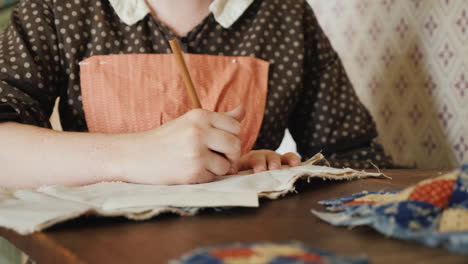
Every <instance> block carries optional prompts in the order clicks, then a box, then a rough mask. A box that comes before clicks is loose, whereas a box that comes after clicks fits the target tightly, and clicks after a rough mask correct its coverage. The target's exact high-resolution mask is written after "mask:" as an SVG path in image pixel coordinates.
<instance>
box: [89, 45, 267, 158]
mask: <svg viewBox="0 0 468 264" xmlns="http://www.w3.org/2000/svg"><path fill="white" fill-rule="evenodd" d="M184 58H185V60H186V62H187V66H188V68H189V71H190V74H191V77H192V79H193V83H194V85H195V89H196V90H197V93H198V96H199V98H200V101H201V104H202V106H203V108H204V109H206V110H211V111H215V112H228V111H230V110H232V109H234V108H235V107H237V106H238V105H240V104H243V105H244V107H245V110H246V116H245V118H244V120H243V121H242V123H241V124H242V129H241V134H240V139H241V142H242V152H243V153H247V152H249V151H250V150H251V148H252V146H253V144H254V143H255V141H256V139H257V136H258V133H259V130H260V126H261V123H262V120H263V115H264V111H265V102H266V96H267V86H268V68H269V64H268V62H265V61H263V60H260V59H256V58H252V57H225V56H211V55H197V54H184ZM80 67H81V68H80V69H81V73H80V77H81V91H82V98H83V106H84V112H85V117H86V123H87V126H88V129H89V132H92V133H132V132H141V131H147V130H150V129H154V128H157V127H159V126H161V125H163V124H164V123H166V122H169V121H171V120H173V119H175V118H178V117H179V116H181V115H183V114H184V113H186V112H187V111H189V110H190V109H191V103H190V98H189V97H188V95H187V92H186V88H185V86H184V83H183V82H182V79H181V77H180V76H179V69H178V67H177V64H176V61H175V58H174V57H173V55H172V54H128V55H106V56H95V57H91V58H89V59H86V60H84V61H83V62H81V63H80Z"/></svg>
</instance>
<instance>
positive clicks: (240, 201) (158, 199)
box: [0, 156, 383, 234]
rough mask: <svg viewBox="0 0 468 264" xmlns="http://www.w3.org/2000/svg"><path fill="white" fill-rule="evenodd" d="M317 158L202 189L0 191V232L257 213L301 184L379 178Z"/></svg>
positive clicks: (109, 186)
mask: <svg viewBox="0 0 468 264" xmlns="http://www.w3.org/2000/svg"><path fill="white" fill-rule="evenodd" d="M321 157H323V156H321ZM321 157H320V156H319V157H318V158H317V157H316V156H314V157H313V158H312V159H311V160H310V162H308V163H306V164H304V165H303V166H299V167H294V168H288V167H284V168H283V169H282V170H275V171H265V172H262V173H255V174H252V172H249V171H247V172H243V173H240V174H239V175H229V176H224V177H219V178H218V180H217V181H214V182H211V183H205V184H194V185H174V186H158V185H143V184H130V183H123V182H102V183H97V184H93V185H88V186H82V187H64V186H43V187H40V188H38V189H36V190H18V189H6V188H4V189H1V188H0V227H6V228H10V229H13V230H15V231H16V232H18V233H20V234H29V233H32V232H35V231H40V230H42V229H44V228H47V227H49V226H52V225H54V224H57V223H60V222H63V221H66V220H69V219H73V218H76V217H79V216H81V215H83V214H86V213H93V214H96V215H100V216H125V217H127V218H130V219H134V220H145V219H149V218H151V217H154V216H157V215H159V214H162V213H165V212H169V213H176V214H180V215H194V214H196V213H197V212H198V211H199V210H200V209H201V208H207V207H216V208H218V207H233V206H244V207H258V206H259V197H265V198H269V199H277V198H279V197H280V196H282V195H285V194H287V193H289V192H291V191H293V190H294V185H295V183H296V181H297V180H298V179H301V178H309V177H318V178H322V179H330V180H352V179H359V178H365V177H381V176H383V175H382V174H380V173H367V172H363V171H356V170H352V169H334V168H329V167H323V166H315V165H312V164H310V163H313V162H315V161H318V160H320V159H321Z"/></svg>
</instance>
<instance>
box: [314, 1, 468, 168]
mask: <svg viewBox="0 0 468 264" xmlns="http://www.w3.org/2000/svg"><path fill="white" fill-rule="evenodd" d="M308 1H309V3H310V4H311V5H312V6H313V8H314V10H315V13H316V14H317V17H318V19H319V21H320V23H321V25H322V26H323V28H324V30H325V32H326V33H327V34H328V36H329V37H330V39H331V42H332V44H333V46H334V47H335V49H336V50H337V51H338V53H339V54H340V56H341V57H342V59H343V62H344V64H345V67H346V69H347V71H348V74H349V76H350V78H351V80H352V82H353V84H354V86H355V88H356V90H357V92H358V94H359V96H360V98H361V99H362V101H363V102H364V104H365V105H366V106H367V107H368V108H369V110H370V111H371V113H372V114H373V116H374V117H375V119H376V122H377V124H378V129H379V132H380V138H379V141H380V142H381V143H383V144H384V146H385V147H386V149H387V150H388V152H390V153H391V154H392V155H393V157H394V158H395V160H396V161H397V162H399V163H400V164H406V165H416V166H418V167H420V168H440V167H454V166H458V165H459V164H461V163H468V122H467V121H468V107H466V105H468V44H466V43H468V0H424V1H423V0H327V1H323V0H308Z"/></svg>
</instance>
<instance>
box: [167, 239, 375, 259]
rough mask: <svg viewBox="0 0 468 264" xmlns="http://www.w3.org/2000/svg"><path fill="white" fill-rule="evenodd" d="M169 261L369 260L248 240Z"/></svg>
mask: <svg viewBox="0 0 468 264" xmlns="http://www.w3.org/2000/svg"><path fill="white" fill-rule="evenodd" d="M169 263H170V264H198V263H205V264H211V263H212V264H215V263H216V264H222V263H226V264H227V263H255V264H306V263H307V264H322V263H323V264H325V263H327V264H344V263H347V264H367V263H370V262H369V261H368V260H367V258H365V257H342V256H337V255H335V254H332V253H329V252H326V251H322V250H318V249H313V248H310V247H307V246H305V245H302V244H301V243H299V242H283V243H247V244H240V243H239V244H233V245H223V246H215V247H209V248H202V249H197V250H195V251H193V252H191V253H189V254H187V255H185V256H183V257H182V258H181V259H180V260H174V261H171V262H169Z"/></svg>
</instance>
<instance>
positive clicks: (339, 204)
mask: <svg viewBox="0 0 468 264" xmlns="http://www.w3.org/2000/svg"><path fill="white" fill-rule="evenodd" d="M320 203H321V204H324V205H326V206H327V210H329V211H332V212H331V213H324V212H318V211H315V210H312V213H313V214H315V215H316V216H318V217H319V218H321V219H322V220H324V221H326V222H328V223H330V224H332V225H336V226H350V227H351V226H361V225H368V226H371V227H373V228H375V229H376V230H378V231H379V232H381V233H383V234H385V235H387V236H390V237H395V238H400V239H405V240H413V241H418V242H421V243H423V244H425V245H427V246H430V247H438V246H440V247H445V248H447V249H449V250H451V251H453V252H458V253H462V254H468V165H465V166H463V167H461V168H460V169H458V170H455V171H453V172H451V173H448V174H445V175H442V176H440V177H437V178H434V179H428V180H424V181H421V182H419V183H418V184H416V185H414V186H411V187H409V188H406V189H403V190H400V191H384V192H372V193H371V192H363V193H358V194H354V195H350V196H345V197H340V198H335V199H330V200H325V201H321V202H320Z"/></svg>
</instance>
